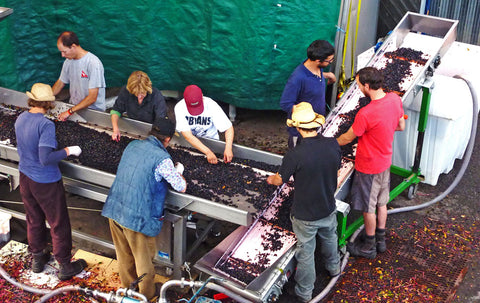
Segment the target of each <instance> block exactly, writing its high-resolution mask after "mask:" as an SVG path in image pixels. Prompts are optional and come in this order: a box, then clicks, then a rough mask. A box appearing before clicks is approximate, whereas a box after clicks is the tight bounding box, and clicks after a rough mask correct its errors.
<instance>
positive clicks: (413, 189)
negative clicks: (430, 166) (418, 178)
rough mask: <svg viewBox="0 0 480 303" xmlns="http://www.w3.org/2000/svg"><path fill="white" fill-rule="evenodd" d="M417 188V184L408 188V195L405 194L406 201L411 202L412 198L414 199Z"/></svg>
mask: <svg viewBox="0 0 480 303" xmlns="http://www.w3.org/2000/svg"><path fill="white" fill-rule="evenodd" d="M417 188H418V184H413V185H410V186H409V187H408V193H407V198H408V200H412V199H413V198H415V195H416V194H417Z"/></svg>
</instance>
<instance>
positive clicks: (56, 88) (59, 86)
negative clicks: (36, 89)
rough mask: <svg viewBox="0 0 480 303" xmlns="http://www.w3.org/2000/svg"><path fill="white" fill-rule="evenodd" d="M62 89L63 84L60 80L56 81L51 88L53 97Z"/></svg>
mask: <svg viewBox="0 0 480 303" xmlns="http://www.w3.org/2000/svg"><path fill="white" fill-rule="evenodd" d="M64 87H65V83H63V82H62V81H60V79H58V80H57V82H55V84H54V85H53V87H52V91H53V95H54V96H56V95H58V93H60V91H61V90H62V89H63V88H64Z"/></svg>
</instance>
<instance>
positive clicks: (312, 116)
mask: <svg viewBox="0 0 480 303" xmlns="http://www.w3.org/2000/svg"><path fill="white" fill-rule="evenodd" d="M324 123H325V117H324V116H322V115H319V114H317V113H316V112H314V111H313V108H312V105H311V104H310V103H308V102H300V103H298V104H297V105H294V106H293V110H292V119H287V125H288V126H289V127H300V128H307V129H311V128H318V127H320V126H322V125H323V124H324Z"/></svg>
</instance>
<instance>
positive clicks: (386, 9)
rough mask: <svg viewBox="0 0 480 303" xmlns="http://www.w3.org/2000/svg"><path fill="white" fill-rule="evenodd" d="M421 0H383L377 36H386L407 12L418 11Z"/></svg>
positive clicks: (379, 13)
mask: <svg viewBox="0 0 480 303" xmlns="http://www.w3.org/2000/svg"><path fill="white" fill-rule="evenodd" d="M420 4H421V0H381V1H380V10H379V12H378V25H377V37H378V38H381V37H385V36H386V35H387V34H388V32H389V31H391V30H393V29H394V28H395V26H396V25H397V24H398V22H400V20H401V19H402V18H403V16H404V15H405V14H406V13H407V12H409V11H410V12H415V13H418V12H419V11H420Z"/></svg>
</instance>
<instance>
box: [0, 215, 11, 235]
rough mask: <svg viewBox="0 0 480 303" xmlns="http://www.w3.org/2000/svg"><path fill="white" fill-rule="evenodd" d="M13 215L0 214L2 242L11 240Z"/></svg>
mask: <svg viewBox="0 0 480 303" xmlns="http://www.w3.org/2000/svg"><path fill="white" fill-rule="evenodd" d="M11 218H12V215H11V214H8V213H4V212H0V242H8V240H10V219H11Z"/></svg>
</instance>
